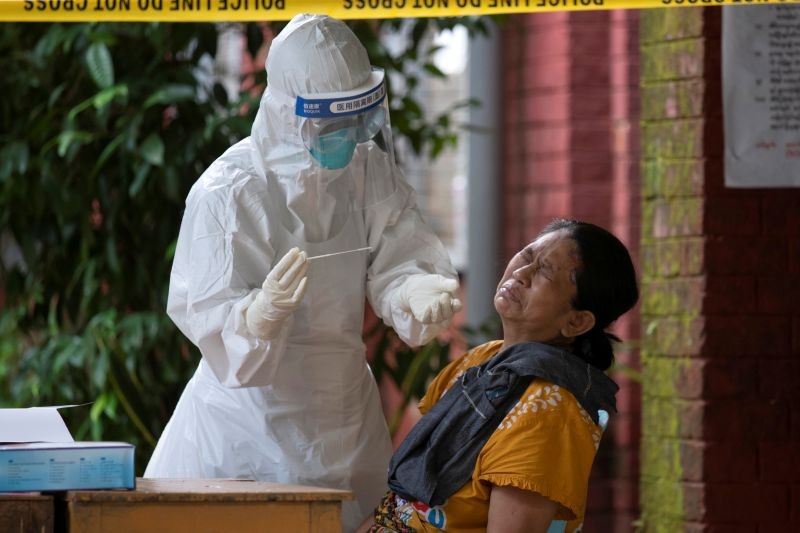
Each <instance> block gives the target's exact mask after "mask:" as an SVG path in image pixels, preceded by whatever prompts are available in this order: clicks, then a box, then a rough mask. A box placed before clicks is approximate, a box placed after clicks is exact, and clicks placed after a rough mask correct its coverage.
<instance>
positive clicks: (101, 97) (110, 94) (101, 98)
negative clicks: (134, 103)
mask: <svg viewBox="0 0 800 533" xmlns="http://www.w3.org/2000/svg"><path fill="white" fill-rule="evenodd" d="M117 98H119V99H121V100H123V103H124V101H125V100H127V99H128V86H127V85H125V84H119V85H114V86H113V87H109V88H108V89H103V90H102V91H100V92H99V93H97V94H96V95H94V98H92V105H93V106H94V108H95V109H102V108H104V107H106V106H107V105H108V104H110V103H111V102H112V101H113V100H115V99H117Z"/></svg>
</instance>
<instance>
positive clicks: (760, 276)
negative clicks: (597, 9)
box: [641, 8, 800, 533]
mask: <svg viewBox="0 0 800 533" xmlns="http://www.w3.org/2000/svg"><path fill="white" fill-rule="evenodd" d="M720 14H721V13H720V10H718V9H703V10H701V9H697V8H692V9H682V10H681V9H674V10H665V11H648V12H646V13H645V12H643V14H642V27H641V37H642V56H641V58H642V84H643V85H642V87H643V88H642V96H643V109H642V119H643V129H642V147H643V163H644V164H643V169H644V170H643V180H642V185H643V195H644V203H643V206H644V207H643V215H642V221H643V233H642V239H643V245H642V264H643V272H644V301H643V304H642V321H643V329H644V331H645V332H647V334H646V338H645V343H644V349H643V353H642V361H643V376H644V415H643V420H644V425H643V441H642V452H643V462H642V479H641V486H642V511H643V523H644V529H645V531H691V532H695V531H696V532H701V531H702V532H712V531H726V532H728V531H731V532H750V533H756V532H762V531H764V532H766V531H798V530H800V403H798V401H799V400H800V334H799V333H798V332H800V308H798V302H800V247H799V246H798V242H800V190H798V189H782V190H765V189H745V190H741V189H740V190H732V189H726V188H725V186H724V174H723V164H722V152H723V146H724V138H723V133H722V118H723V117H722V110H721V101H722V95H721V88H720Z"/></svg>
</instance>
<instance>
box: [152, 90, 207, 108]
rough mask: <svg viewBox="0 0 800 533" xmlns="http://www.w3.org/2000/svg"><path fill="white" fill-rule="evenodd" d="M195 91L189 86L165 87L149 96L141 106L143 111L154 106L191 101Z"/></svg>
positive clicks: (195, 93)
mask: <svg viewBox="0 0 800 533" xmlns="http://www.w3.org/2000/svg"><path fill="white" fill-rule="evenodd" d="M196 95H197V91H196V90H195V88H194V87H193V86H191V85H166V86H164V87H163V88H162V89H159V90H157V91H156V92H154V93H153V94H151V95H150V96H149V97H148V98H147V100H145V101H144V105H143V106H142V107H143V108H144V109H147V108H148V107H152V106H154V105H156V104H174V103H176V102H180V101H183V100H193V99H194V98H195V96H196Z"/></svg>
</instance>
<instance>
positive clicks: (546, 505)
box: [486, 485, 558, 533]
mask: <svg viewBox="0 0 800 533" xmlns="http://www.w3.org/2000/svg"><path fill="white" fill-rule="evenodd" d="M557 510H558V504H557V503H556V502H554V501H552V500H548V499H547V498H545V497H544V496H542V495H541V494H539V493H538V492H533V491H529V490H522V489H518V488H516V487H500V486H497V485H494V486H492V494H491V496H490V497H489V522H488V524H487V527H486V531H487V533H515V532H525V533H545V532H546V531H547V528H549V527H550V522H552V521H553V518H554V517H555V516H556V511H557Z"/></svg>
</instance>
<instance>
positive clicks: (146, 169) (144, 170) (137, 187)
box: [128, 163, 151, 198]
mask: <svg viewBox="0 0 800 533" xmlns="http://www.w3.org/2000/svg"><path fill="white" fill-rule="evenodd" d="M150 168H151V167H150V165H149V164H147V163H144V164H143V165H141V166H140V167H139V168H138V169H137V170H136V175H135V176H134V177H133V182H131V186H130V187H128V195H129V196H130V197H131V198H132V197H134V196H136V195H138V194H139V191H141V190H142V187H143V186H144V184H145V182H146V180H147V175H148V174H149V173H150Z"/></svg>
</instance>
